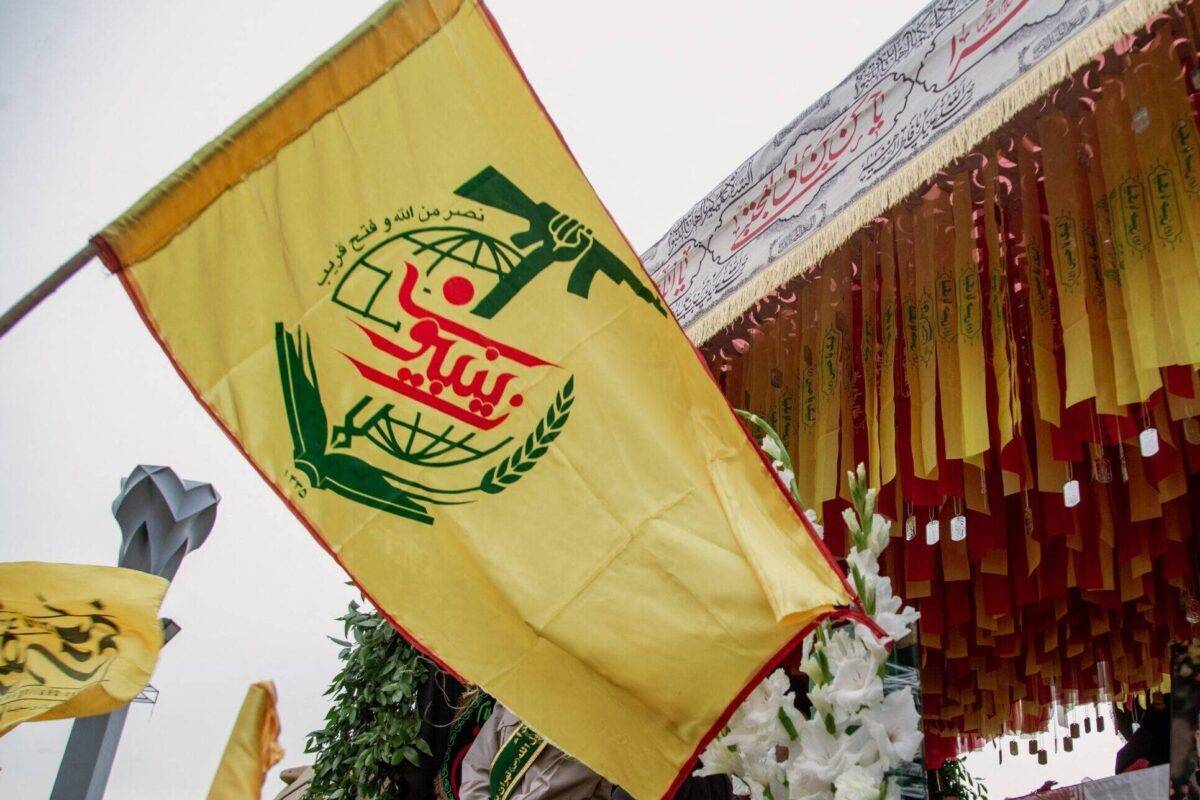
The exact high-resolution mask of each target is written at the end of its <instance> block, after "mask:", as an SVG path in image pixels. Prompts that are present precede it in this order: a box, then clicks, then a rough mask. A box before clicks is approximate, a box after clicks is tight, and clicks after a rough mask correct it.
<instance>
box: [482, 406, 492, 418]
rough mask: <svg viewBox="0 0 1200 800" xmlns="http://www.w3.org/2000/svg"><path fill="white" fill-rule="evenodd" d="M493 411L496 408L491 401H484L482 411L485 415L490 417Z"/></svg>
mask: <svg viewBox="0 0 1200 800" xmlns="http://www.w3.org/2000/svg"><path fill="white" fill-rule="evenodd" d="M493 411H495V408H493V407H492V404H491V403H484V404H483V408H482V409H481V410H480V413H481V414H483V416H485V417H490V416H491V415H492V412H493Z"/></svg>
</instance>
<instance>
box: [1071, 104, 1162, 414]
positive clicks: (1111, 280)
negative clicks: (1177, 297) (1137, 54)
mask: <svg viewBox="0 0 1200 800" xmlns="http://www.w3.org/2000/svg"><path fill="white" fill-rule="evenodd" d="M1080 137H1081V140H1082V142H1083V145H1084V148H1085V150H1086V151H1087V152H1088V154H1089V156H1088V158H1087V162H1086V170H1087V180H1088V188H1089V190H1090V192H1091V197H1092V211H1093V218H1094V220H1095V223H1096V251H1097V256H1098V257H1099V259H1100V270H1099V271H1100V281H1101V283H1102V286H1103V291H1104V300H1105V311H1106V313H1107V317H1108V332H1109V335H1110V337H1111V342H1112V355H1113V381H1114V384H1115V389H1116V399H1117V402H1118V403H1120V404H1122V405H1128V404H1130V403H1139V402H1141V401H1142V400H1144V399H1146V398H1147V397H1149V396H1150V394H1151V393H1153V392H1154V391H1155V390H1156V389H1157V388H1158V387H1159V386H1161V385H1162V380H1161V378H1160V377H1159V372H1158V369H1157V368H1156V367H1154V366H1149V367H1147V366H1142V367H1141V368H1140V369H1139V365H1138V363H1137V361H1136V360H1135V359H1134V354H1133V345H1132V341H1131V339H1130V336H1129V333H1130V328H1131V326H1132V324H1133V323H1132V322H1131V321H1130V319H1129V315H1128V312H1127V311H1126V299H1125V296H1126V293H1127V289H1126V286H1125V281H1124V279H1123V277H1122V275H1121V264H1120V261H1119V259H1118V256H1117V248H1116V245H1115V242H1116V237H1115V234H1114V231H1113V218H1112V213H1111V211H1110V210H1109V207H1108V189H1107V187H1106V186H1105V183H1104V172H1103V167H1102V165H1101V163H1100V156H1099V152H1100V134H1099V129H1098V126H1097V124H1096V117H1095V115H1094V114H1092V113H1090V112H1087V111H1085V112H1084V113H1083V114H1082V117H1081V119H1080Z"/></svg>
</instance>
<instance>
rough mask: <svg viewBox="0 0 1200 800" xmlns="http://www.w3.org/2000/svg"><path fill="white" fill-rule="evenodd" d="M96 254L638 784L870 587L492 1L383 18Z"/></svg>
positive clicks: (534, 689) (205, 383) (311, 489)
mask: <svg viewBox="0 0 1200 800" xmlns="http://www.w3.org/2000/svg"><path fill="white" fill-rule="evenodd" d="M98 241H99V242H100V243H101V247H102V249H103V250H105V253H106V261H107V263H108V264H109V266H110V268H112V269H113V270H114V271H116V272H117V273H118V274H119V276H120V278H121V280H122V282H123V283H124V285H125V287H126V288H127V290H128V292H129V294H130V296H131V297H132V298H133V300H134V302H135V304H136V305H137V307H138V309H139V310H140V312H141V313H142V315H143V316H144V317H145V319H146V321H147V323H148V325H149V326H150V328H151V330H152V331H153V333H154V335H155V336H156V337H157V338H158V340H159V341H160V343H161V344H162V346H163V348H164V350H165V351H166V352H167V354H168V355H169V356H170V357H171V359H172V360H173V362H174V363H175V365H176V366H177V367H178V369H179V371H180V373H181V374H182V375H183V376H184V377H185V379H186V380H187V382H188V383H189V385H190V387H191V388H192V390H193V391H194V392H195V394H196V396H197V398H198V399H199V400H200V401H201V402H202V403H203V404H204V405H205V406H206V408H207V409H208V410H209V411H210V413H211V414H212V416H213V417H214V419H215V420H216V421H218V422H219V424H221V425H222V426H223V427H224V429H225V430H226V431H228V432H229V434H230V436H231V438H233V439H234V440H235V441H236V442H237V444H238V445H239V447H241V448H242V449H243V451H244V452H245V453H246V455H247V457H248V458H250V460H251V461H252V462H253V463H254V465H255V466H256V467H257V468H258V470H259V471H260V472H261V474H262V475H263V477H264V478H265V479H266V480H268V481H269V482H270V483H271V485H272V486H273V487H274V488H275V489H276V490H277V491H278V492H279V494H280V496H281V497H282V498H283V499H284V500H285V501H286V502H287V503H288V504H289V505H290V506H291V507H292V509H293V510H294V511H295V513H296V514H297V516H298V517H299V518H300V519H301V520H302V521H303V522H304V524H305V525H306V526H307V527H308V528H309V530H310V531H312V533H313V534H314V535H315V536H316V537H317V538H318V539H319V540H320V542H321V543H322V545H323V546H325V547H326V548H327V549H328V550H329V552H330V553H331V554H332V555H333V556H334V557H335V558H336V559H337V560H338V561H339V562H340V563H341V564H342V565H343V566H344V567H345V568H346V570H347V571H348V572H349V573H350V574H351V575H352V576H353V577H354V578H355V580H356V582H357V583H358V584H359V586H361V587H362V588H363V590H364V591H365V592H366V593H367V594H369V595H370V596H371V598H372V600H373V601H374V603H375V605H376V606H377V607H378V608H379V609H380V610H381V611H382V612H383V613H384V614H385V615H386V616H388V617H389V619H391V620H392V622H393V623H394V624H395V625H396V626H397V627H398V628H400V629H401V630H402V631H404V632H405V634H406V635H407V636H408V637H409V638H410V639H411V640H412V641H413V642H414V643H415V644H416V645H417V646H418V647H420V648H422V649H423V650H424V651H425V652H427V653H430V654H431V655H432V656H433V657H434V658H436V659H438V660H440V661H441V662H443V663H444V664H446V665H447V666H448V667H449V668H450V669H451V670H452V671H454V672H455V673H457V674H458V675H460V676H462V677H463V678H465V679H466V680H469V681H471V682H474V683H478V684H480V685H481V686H482V687H483V688H484V689H485V690H487V691H488V692H489V693H490V694H492V695H493V696H495V697H496V698H497V699H498V700H499V701H500V702H502V703H503V704H504V705H505V706H507V707H508V708H510V709H512V710H513V712H514V713H516V714H518V715H519V716H520V717H522V718H523V719H524V720H525V721H526V722H528V723H529V724H530V725H531V726H532V727H533V728H534V729H536V730H537V731H538V732H539V733H541V734H543V735H544V736H545V737H546V738H547V739H549V740H550V741H551V742H553V743H554V744H555V745H556V746H558V747H560V748H561V749H563V750H564V751H566V752H567V753H570V754H571V755H573V756H576V757H577V758H579V759H581V760H582V761H584V762H586V763H587V764H589V765H590V766H592V767H593V768H594V769H596V770H597V771H598V772H600V773H601V774H602V775H604V776H605V777H607V778H609V779H610V780H612V781H614V782H616V783H618V784H620V785H622V786H623V787H625V788H626V789H627V790H629V791H630V792H631V793H633V794H634V795H635V796H638V797H650V796H657V795H663V794H666V793H667V792H668V791H669V790H670V788H671V786H672V785H674V784H675V783H676V782H677V781H679V780H681V779H682V778H683V777H684V776H686V774H687V772H688V771H689V769H690V765H691V764H692V762H693V760H694V758H695V754H696V753H697V751H698V749H699V748H700V747H701V746H702V745H703V744H704V743H705V742H706V740H707V739H708V738H710V737H711V736H712V735H713V734H714V733H715V732H716V731H717V730H719V728H720V726H721V724H722V721H723V720H724V719H725V718H726V715H727V714H729V713H731V712H732V710H733V707H734V705H735V704H736V702H737V700H738V698H739V697H740V696H741V695H742V693H743V692H744V691H748V689H749V688H750V686H751V685H752V684H753V683H755V682H756V680H757V679H758V678H759V676H761V675H762V673H763V672H764V670H766V669H768V668H769V667H770V666H771V665H772V664H774V663H776V662H777V661H778V659H779V658H781V657H782V655H783V654H784V653H786V652H787V651H788V650H789V649H790V648H791V647H792V646H793V645H794V644H795V643H796V642H798V640H799V637H801V635H802V634H803V633H804V632H805V631H806V630H807V629H808V628H809V627H810V626H811V625H812V624H813V623H814V622H815V621H816V620H818V619H820V618H821V617H822V616H824V615H826V614H828V613H829V612H830V611H831V609H832V608H833V607H834V606H836V605H839V604H845V603H847V602H849V601H850V592H849V589H848V588H847V587H846V584H845V581H844V578H843V577H842V576H841V575H840V574H839V572H838V571H837V569H836V567H835V566H834V565H833V563H832V560H831V558H830V557H829V555H828V553H827V551H825V550H824V548H823V546H822V544H821V543H820V541H819V540H817V539H816V538H815V535H814V534H813V532H812V531H811V529H810V528H809V527H808V526H807V524H806V522H805V521H804V520H803V519H802V516H801V515H800V514H799V513H798V510H797V509H796V508H795V507H794V506H793V505H792V504H791V503H790V501H789V499H788V498H787V497H786V496H785V495H784V494H783V493H782V492H781V490H780V487H779V485H778V484H777V483H776V481H775V479H774V477H773V476H772V474H771V473H770V471H769V467H768V465H767V464H766V463H765V462H764V461H763V460H762V459H761V458H760V456H759V454H758V453H757V452H756V451H755V449H754V448H753V447H752V446H751V444H750V443H749V441H748V438H747V435H746V433H745V432H744V431H743V429H742V428H741V426H740V424H739V423H738V421H737V419H736V418H735V416H734V414H733V412H732V411H731V409H730V408H729V406H728V405H727V404H726V403H725V401H724V400H723V398H722V397H721V395H720V392H719V391H718V389H717V387H716V385H715V384H714V383H713V381H712V378H711V376H710V375H709V374H708V373H707V371H706V370H705V368H704V366H703V365H702V363H701V362H700V360H699V359H698V358H697V357H696V354H695V352H694V350H693V349H692V347H691V344H690V343H689V342H688V341H687V339H686V337H685V336H684V335H683V333H682V331H681V330H680V329H679V327H678V325H677V324H676V322H675V321H674V320H673V319H671V317H670V316H669V314H668V313H667V312H666V310H665V309H664V306H663V304H662V302H661V300H660V299H659V297H658V294H657V292H656V291H655V289H654V287H653V285H652V284H651V282H650V280H649V278H648V277H647V276H646V275H645V273H644V271H643V270H642V269H641V267H640V265H639V263H638V260H637V256H636V254H635V253H634V252H633V251H632V249H631V248H630V246H629V245H628V243H627V242H626V241H625V239H624V237H623V236H622V235H621V233H620V231H619V230H617V228H616V226H615V224H614V223H613V221H612V219H611V218H610V217H609V215H608V214H607V212H606V211H605V209H604V207H603V206H602V205H601V203H600V201H599V200H598V198H597V197H596V195H595V193H594V192H593V191H592V189H591V187H590V185H589V184H588V183H587V181H586V179H585V178H584V177H583V175H582V174H581V173H580V171H579V168H578V166H577V165H576V163H575V162H574V160H573V159H572V157H571V155H570V153H569V152H568V151H567V149H566V147H565V146H564V144H563V143H562V141H561V139H560V138H559V136H558V133H557V131H556V130H555V128H554V126H553V125H552V124H551V123H550V121H549V120H548V119H547V117H546V115H545V113H544V111H543V110H542V108H541V107H540V105H539V103H538V101H537V98H536V97H535V96H534V94H533V93H532V91H531V89H530V87H529V86H528V85H527V84H526V83H525V81H524V79H523V76H522V75H521V73H520V70H519V68H518V67H517V66H516V64H515V63H514V61H513V59H512V56H511V54H510V53H509V52H508V50H507V48H506V46H505V44H504V42H503V39H502V37H501V36H500V34H499V32H498V31H497V29H496V28H495V25H494V22H493V21H492V20H491V18H490V17H489V16H488V14H487V12H486V10H485V9H484V8H483V7H482V6H481V5H480V4H478V3H476V2H461V3H460V2H457V0H436V1H433V2H431V1H430V0H425V1H423V2H416V1H415V0H414V1H413V2H404V3H394V4H390V5H388V6H385V7H384V8H383V9H381V10H380V11H379V12H378V13H377V14H376V15H375V16H374V17H373V18H372V19H371V20H369V21H368V22H367V23H366V24H364V26H362V27H361V28H360V29H359V30H358V31H356V32H355V33H353V34H352V35H351V36H350V37H349V38H347V39H346V40H344V41H343V42H342V43H340V44H339V45H337V46H336V47H335V48H334V49H333V50H332V51H330V52H329V53H327V54H326V55H324V56H322V57H321V58H320V59H319V60H318V61H317V62H315V63H314V64H313V65H312V66H311V67H310V68H309V69H308V70H307V71H306V72H305V73H303V74H302V75H301V76H299V77H298V78H296V79H295V80H294V81H293V82H292V83H291V84H289V85H288V86H287V87H285V88H284V89H282V90H281V91H280V92H279V93H277V94H276V95H275V96H274V97H272V98H270V99H269V100H268V101H267V102H266V103H264V104H263V105H262V106H260V107H259V108H257V109H255V110H254V111H253V112H251V114H250V115H248V116H247V117H246V118H245V119H243V120H242V121H240V122H239V123H237V124H236V125H235V126H234V127H233V128H232V129H231V130H230V131H228V132H227V133H226V134H225V135H223V136H222V137H221V138H220V139H218V140H217V142H215V143H214V144H213V145H211V146H210V147H208V148H207V149H205V150H204V151H202V152H201V153H199V154H197V156H196V157H194V158H193V159H192V160H191V161H189V163H188V164H187V165H186V166H185V167H183V168H182V169H181V170H179V171H178V172H177V173H176V174H175V175H174V176H172V177H171V178H170V179H168V180H167V181H166V182H164V183H163V184H162V185H161V186H159V187H157V188H156V189H154V190H153V191H151V192H150V193H149V194H148V195H147V196H146V197H145V198H144V199H143V200H142V201H141V202H139V203H138V204H137V205H136V206H135V207H134V208H133V209H131V210H130V211H129V212H128V213H127V214H126V215H125V216H124V217H122V218H121V219H119V220H118V221H116V222H115V223H113V224H112V225H111V226H110V227H109V228H108V229H106V230H105V231H104V232H103V233H102V234H101V236H100V237H98ZM835 409H836V406H835Z"/></svg>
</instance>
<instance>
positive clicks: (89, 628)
mask: <svg viewBox="0 0 1200 800" xmlns="http://www.w3.org/2000/svg"><path fill="white" fill-rule="evenodd" d="M167 585H168V584H167V581H166V579H164V578H160V577H159V576H157V575H151V574H149V573H146V572H139V571H138V570H133V569H124V568H121V567H94V566H87V565H83V564H46V563H40V562H35V561H15V562H9V563H7V564H0V735H3V734H4V733H7V732H8V731H10V730H12V728H13V727H15V726H16V725H18V724H20V723H22V722H31V721H34V720H50V719H66V718H68V717H90V716H93V715H95V714H107V713H108V712H110V711H112V710H113V709H115V708H119V707H121V706H123V705H125V704H126V703H128V702H129V701H130V700H132V699H133V698H135V697H137V695H138V693H139V692H141V691H142V689H144V688H145V687H146V682H147V681H149V680H150V673H151V672H153V671H154V664H155V661H156V660H157V659H158V651H159V649H160V648H161V647H162V641H163V634H162V624H161V623H160V622H159V619H158V607H159V604H161V603H162V598H163V594H164V593H165V592H166V590H167Z"/></svg>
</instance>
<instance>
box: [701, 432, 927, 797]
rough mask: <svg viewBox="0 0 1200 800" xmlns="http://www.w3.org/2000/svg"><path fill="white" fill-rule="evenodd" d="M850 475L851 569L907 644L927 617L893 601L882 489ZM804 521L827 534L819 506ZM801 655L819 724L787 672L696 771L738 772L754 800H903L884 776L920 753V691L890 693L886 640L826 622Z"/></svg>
mask: <svg viewBox="0 0 1200 800" xmlns="http://www.w3.org/2000/svg"><path fill="white" fill-rule="evenodd" d="M763 450H764V452H765V453H766V454H767V455H769V456H770V457H771V458H772V459H773V461H774V464H773V466H774V468H775V470H776V472H777V473H779V475H780V478H781V479H782V480H783V481H784V482H785V483H787V484H788V485H791V483H792V481H793V479H794V476H793V475H792V474H791V471H790V470H787V469H785V468H784V467H783V458H784V455H783V452H782V449H781V448H780V446H779V444H778V442H777V441H775V440H773V439H769V438H764V439H763ZM849 478H850V480H851V495H852V496H853V497H855V498H856V508H855V509H852V510H847V511H845V512H843V514H842V518H843V519H844V520H845V522H846V525H847V527H848V528H849V530H850V531H851V533H852V534H854V539H855V542H854V546H853V547H852V548H851V551H850V554H849V556H848V557H847V559H846V561H847V568H848V570H849V571H850V572H851V573H852V574H854V575H855V576H856V581H857V582H858V583H859V588H860V590H861V593H862V596H863V599H864V601H865V602H866V604H867V606H868V608H870V609H871V616H872V618H873V619H874V621H875V623H876V624H877V625H878V626H879V628H880V629H881V630H883V631H884V632H885V633H886V634H887V636H888V637H890V638H892V639H893V640H895V641H899V640H901V639H903V638H904V637H905V636H907V635H908V633H909V632H910V631H911V629H912V626H913V625H914V624H915V623H916V622H917V620H918V618H919V617H920V615H919V614H918V613H917V612H916V611H914V610H913V609H912V608H911V607H908V606H904V604H903V602H902V600H901V599H900V598H899V597H896V596H895V595H893V594H892V582H891V579H890V578H886V577H883V576H881V575H880V574H879V555H880V554H881V553H882V552H883V551H884V549H886V547H887V545H888V542H889V540H890V538H891V523H890V522H889V521H888V520H886V519H885V518H883V517H881V516H879V515H877V514H875V503H876V500H877V499H878V492H877V491H876V490H875V489H865V483H866V475H865V472H864V470H863V469H862V466H861V465H860V467H859V469H858V470H856V471H854V472H851V473H849ZM805 515H806V516H807V517H808V519H809V521H810V522H811V523H812V524H813V527H814V528H815V529H816V530H817V532H818V534H819V535H824V531H823V530H822V528H821V526H819V525H817V524H816V514H815V512H813V511H812V510H811V509H810V510H808V511H806V512H805ZM801 654H802V659H801V666H800V669H801V670H802V671H803V672H804V673H805V674H806V675H808V678H809V686H808V698H809V700H810V701H811V704H812V710H813V715H812V718H811V719H810V718H808V717H806V716H805V715H803V714H801V713H800V711H799V710H798V709H797V708H796V705H795V703H794V702H793V698H792V695H791V685H790V682H789V680H788V677H787V674H786V673H785V672H784V671H783V670H776V671H775V672H773V673H772V674H771V675H770V676H769V677H768V678H767V679H766V680H764V681H763V682H762V683H761V684H759V685H758V686H757V687H755V689H754V691H752V692H751V693H750V695H749V697H747V698H746V700H745V702H743V703H742V705H741V706H740V707H739V708H738V709H737V710H736V711H735V712H734V714H733V716H732V717H731V718H730V720H729V724H728V728H727V729H726V731H725V732H724V734H723V735H721V736H720V737H718V738H717V739H716V740H715V741H713V742H712V743H711V744H709V746H708V747H707V748H706V749H705V751H704V753H703V755H702V756H701V761H702V766H701V768H700V769H699V770H697V771H696V773H695V774H697V775H713V774H719V773H724V774H728V775H731V776H733V780H734V786H735V790H736V791H737V792H738V793H739V794H749V796H750V798H751V800H768V799H769V800H880V799H881V798H882V800H899V798H900V790H899V786H898V785H897V784H896V783H895V781H890V780H887V779H886V778H885V774H886V772H887V771H888V770H890V769H892V768H894V767H896V766H897V765H899V764H901V763H904V762H906V761H910V760H911V759H912V758H914V757H915V756H916V754H917V752H918V751H919V750H920V748H921V743H922V742H923V735H922V733H921V728H920V715H919V714H918V713H917V709H916V703H915V700H914V697H913V694H912V692H911V690H908V689H905V690H901V691H896V692H893V693H892V694H890V695H888V696H886V697H885V696H884V694H883V680H882V678H881V677H880V674H881V672H882V668H883V666H884V664H885V663H886V662H887V659H888V651H887V649H886V648H885V647H884V645H883V642H882V640H881V639H880V638H879V637H878V635H877V634H875V633H874V632H873V631H872V630H871V629H870V628H868V627H867V626H866V625H864V624H861V623H854V624H850V625H844V624H843V625H830V624H828V623H823V624H822V626H821V627H820V628H818V629H817V631H815V632H814V633H812V634H810V635H809V636H807V637H805V639H804V643H803V647H802V651H801ZM793 731H794V732H795V734H796V736H795V738H793V737H792V735H791V733H792V732H793ZM851 731H853V732H851ZM743 789H744V790H745V791H742V790H743Z"/></svg>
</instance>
